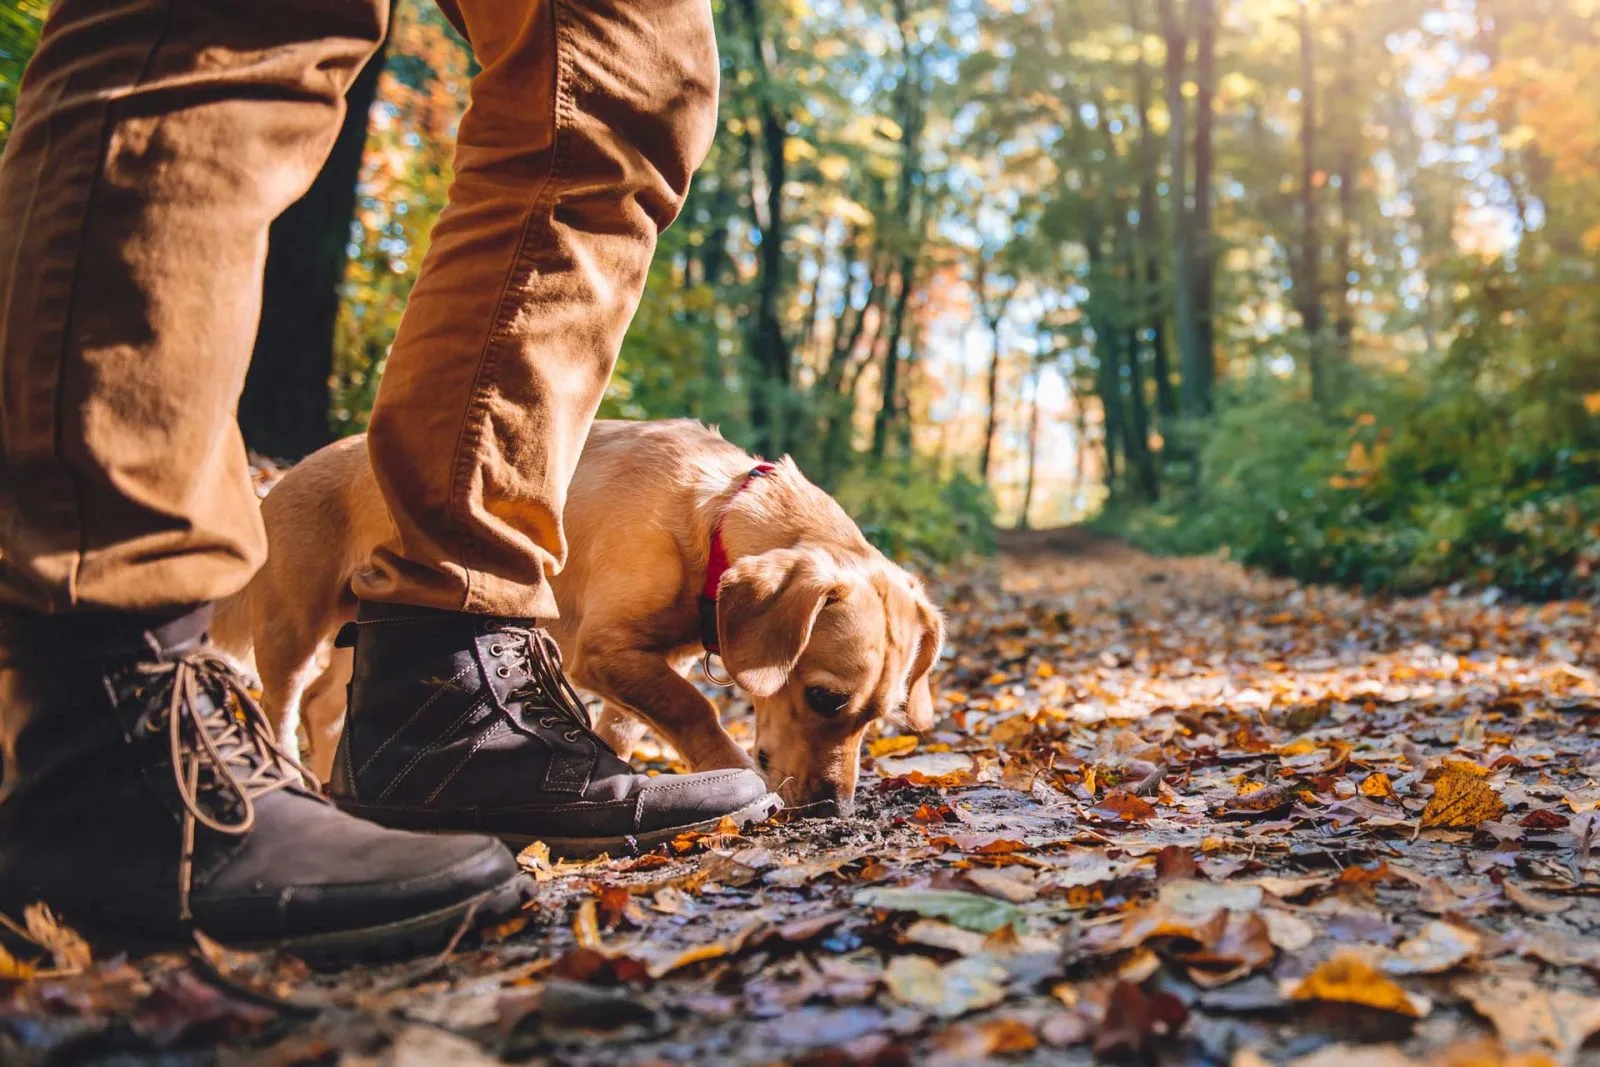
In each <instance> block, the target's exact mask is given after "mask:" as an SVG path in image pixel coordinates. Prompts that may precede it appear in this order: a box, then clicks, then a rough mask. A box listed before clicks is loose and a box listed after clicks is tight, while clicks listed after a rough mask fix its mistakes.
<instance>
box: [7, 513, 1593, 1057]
mask: <svg viewBox="0 0 1600 1067" xmlns="http://www.w3.org/2000/svg"><path fill="white" fill-rule="evenodd" d="M1006 547H1007V548H1008V551H1007V553H1006V554H1004V555H1003V556H1002V557H1001V558H1000V559H999V560H998V561H997V562H996V563H995V564H994V565H991V566H988V567H983V568H975V569H968V570H965V571H962V572H961V573H959V574H951V575H947V576H943V577H940V576H933V584H934V585H935V587H936V588H937V589H938V590H939V592H940V594H941V596H942V598H943V600H944V603H945V604H946V606H947V609H948V612H949V616H950V624H951V626H950V640H949V643H948V647H947V650H946V654H945V658H944V660H943V662H942V663H941V665H940V671H939V676H938V678H937V690H936V691H937V693H938V704H939V710H940V712H941V716H942V718H941V721H940V724H939V726H938V727H937V728H936V729H935V730H933V731H931V732H930V733H928V734H926V735H923V736H920V737H918V736H912V735H909V734H904V733H900V732H897V731H896V730H895V729H894V728H893V727H889V728H887V729H885V730H883V731H882V732H880V733H878V734H876V735H874V736H871V737H869V739H868V742H867V745H866V749H865V752H864V754H863V768H862V776H861V788H860V792H859V794H858V808H857V812H856V814H855V816H854V817H852V818H848V819H833V820H804V819H796V818H793V817H791V816H785V815H781V814H780V816H778V817H777V818H776V819H775V820H773V821H771V822H769V823H766V824H763V825H759V826H752V827H746V828H744V829H743V830H742V831H741V830H740V829H738V828H737V827H734V826H732V824H731V823H730V824H728V825H725V826H719V827H716V828H715V829H714V830H713V831H712V832H710V833H705V834H685V835H681V836H680V837H679V838H678V839H676V840H674V841H672V842H670V843H669V844H668V845H666V846H663V847H662V848H661V849H660V850H658V851H657V852H654V853H650V854H647V855H644V856H633V857H617V858H602V859H600V860H596V861H588V862H570V861H561V860H557V859H552V857H551V856H550V855H549V852H548V850H547V849H544V848H543V847H542V846H540V845H537V844H536V845H534V846H532V847H530V848H529V849H527V850H525V851H524V853H523V854H522V856H521V857H520V860H521V862H522V865H523V867H524V868H525V869H526V870H528V871H529V872H530V873H532V874H533V876H534V877H535V878H536V880H537V881H538V884H539V889H540V894H539V899H538V900H537V901H536V902H535V903H534V904H533V905H531V906H530V908H529V909H528V910H527V911H526V912H524V913H523V914H522V915H520V916H518V917H517V918H515V919H513V920H512V921H511V922H508V923H505V924H502V925H501V926H500V927H498V928H496V929H495V930H493V931H490V932H488V933H487V934H486V935H485V936H484V937H482V938H476V939H467V940H465V941H463V943H461V944H460V945H457V946H456V947H455V948H454V950H453V951H452V952H450V953H447V954H445V955H443V956H440V957H435V958H431V959H425V960H421V961H414V962H411V963H403V964H396V965H392V966H387V967H374V968H353V969H349V970H345V971H342V972H333V973H327V972H317V971H313V970H311V969H310V968H307V967H306V966H304V965H303V964H301V963H300V962H299V961H297V960H293V959H289V958H286V957H278V956H272V955H257V954H253V953H247V952H240V951H235V950H233V949H230V948H227V947H224V946H220V945H216V944H214V943H211V942H207V941H204V940H203V939H202V940H201V941H200V942H199V943H197V945H196V947H195V948H194V949H193V950H192V951H190V952H187V953H182V952H173V953H163V954H157V955H151V956H144V957H138V958H133V959H129V958H125V957H120V956H111V957H102V956H100V955H98V954H95V953H94V952H92V950H91V946H89V945H87V944H85V943H84V942H83V941H82V939H81V938H78V937H77V936H76V935H75V934H73V932H72V931H71V930H70V929H69V928H68V927H66V926H64V925H63V924H61V923H60V922H58V921H57V920H56V919H55V917H54V916H52V915H50V913H49V912H48V911H47V910H44V909H30V911H29V912H28V913H27V914H25V915H19V916H10V917H9V918H8V920H7V921H6V922H5V923H4V924H3V928H0V1062H4V1063H6V1064H12V1063H16V1064H23V1065H29V1064H43V1063H47V1062H79V1061H82V1062H95V1061H97V1060H99V1061H106V1062H109V1061H116V1062H133V1063H138V1062H148V1063H156V1062H175V1061H174V1060H172V1057H173V1056H174V1055H177V1054H184V1055H186V1053H184V1052H183V1050H190V1051H191V1052H200V1053H204V1055H205V1056H210V1055H211V1054H212V1051H213V1050H217V1051H216V1052H215V1055H216V1057H217V1058H219V1059H220V1060H222V1061H224V1062H241V1063H242V1062H263V1063H273V1064H296V1063H341V1062H342V1063H372V1064H381V1065H394V1064H412V1063H434V1062H459V1063H479V1062H481V1063H492V1062H498V1061H501V1060H512V1061H529V1060H535V1061H539V1060H542V1061H548V1062H555V1063H574V1064H587V1063H594V1064H611V1063H616V1064H646V1063H660V1062H684V1061H694V1060H699V1061H702V1062H715V1063H719V1064H720V1063H730V1064H732V1063H737V1064H744V1063H749V1064H756V1063H763V1064H764V1063H784V1062H792V1063H799V1064H891V1063H932V1064H953V1063H974V1062H985V1061H994V1062H1034V1063H1085V1064H1087V1063H1092V1062H1096V1061H1102V1062H1141V1063H1159V1064H1178V1063H1193V1062H1208V1063H1222V1064H1232V1065H1234V1067H1253V1065H1257V1064H1296V1065H1300V1067H1316V1065H1318V1064H1334V1065H1338V1067H1359V1065H1360V1064H1382V1065H1385V1067H1389V1065H1396V1067H1405V1065H1412V1064H1443V1065H1446V1067H1469V1065H1470V1067H1480V1065H1483V1067H1487V1065H1490V1064H1497V1065H1511V1067H1548V1065H1552V1064H1556V1065H1566V1064H1585V1063H1600V1038H1596V1037H1595V1034H1596V1033H1597V1032H1600V860H1597V859H1596V857H1595V854H1594V853H1595V849H1594V838H1595V836H1596V833H1597V832H1600V831H1597V826H1596V821H1597V814H1596V811H1597V808H1600V741H1597V740H1596V739H1597V738H1600V688H1597V682H1596V679H1597V677H1600V674H1597V669H1600V626H1597V625H1596V622H1597V618H1596V616H1597V614H1600V612H1597V608H1596V606H1595V605H1594V604H1589V603H1582V602H1557V603H1550V604H1540V605H1533V604H1514V603H1509V602H1506V601H1503V600H1501V601H1494V602H1489V601H1486V600H1485V599H1483V598H1478V597H1475V596H1472V595H1470V594H1460V595H1455V594H1450V593H1445V592H1441V593H1437V594H1435V595H1432V596H1428V597H1422V598H1414V599H1398V600H1396V599H1384V600H1380V599H1373V598H1367V597H1363V596H1360V595H1357V594H1354V593H1350V592H1345V591H1340V590H1333V589H1323V588H1307V587H1301V586H1297V585H1295V584H1293V583H1290V582H1285V581H1278V580H1273V579H1268V578H1265V577H1262V576H1260V575H1258V574H1253V573H1250V572H1247V571H1244V570H1242V569H1240V568H1238V567H1235V566H1233V565H1231V564H1229V563H1227V562H1225V561H1222V560H1219V559H1197V560H1157V559H1153V558H1150V557H1147V556H1144V555H1141V554H1139V553H1136V552H1134V551H1132V550H1129V549H1127V548H1124V547H1122V546H1120V545H1116V544H1112V543H1108V542H1104V541H1100V540H1097V539H1094V538H1092V537H1090V536H1089V535H1087V534H1084V533H1082V532H1081V531H1049V532H1043V533H1039V534H1031V535H1011V536H1010V537H1009V538H1008V542H1007V546H1006ZM1552 650H1554V651H1552ZM719 699H724V700H726V698H723V697H719ZM725 710H726V714H727V720H728V722H729V724H730V729H732V730H733V732H734V733H735V734H736V736H741V737H744V738H746V739H748V737H749V732H750V729H751V727H750V722H749V709H748V707H746V706H743V705H741V704H739V703H737V702H735V703H733V704H730V705H727V706H726V709H725ZM644 751H645V755H646V757H647V759H651V760H652V762H648V763H647V764H646V765H647V766H649V767H651V768H652V769H657V770H668V769H673V768H674V766H675V765H674V760H673V757H672V754H671V753H670V751H667V750H664V749H660V748H656V749H651V748H650V747H649V746H648V745H647V747H646V749H645V750H644ZM100 876H102V877H108V878H114V877H116V872H114V871H106V872H100ZM184 1062H190V1061H189V1060H187V1059H185V1060H184ZM201 1062H204V1060H202V1061H201Z"/></svg>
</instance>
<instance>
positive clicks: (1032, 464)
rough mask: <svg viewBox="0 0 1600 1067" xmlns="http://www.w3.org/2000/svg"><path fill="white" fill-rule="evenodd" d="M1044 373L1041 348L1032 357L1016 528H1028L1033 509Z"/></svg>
mask: <svg viewBox="0 0 1600 1067" xmlns="http://www.w3.org/2000/svg"><path fill="white" fill-rule="evenodd" d="M1043 373H1044V355H1043V349H1042V348H1041V350H1040V352H1039V354H1037V355H1035V356H1034V357H1033V372H1032V377H1033V394H1032V396H1030V397H1029V399H1028V474H1027V477H1026V479H1025V480H1024V481H1023V483H1022V512H1021V514H1019V515H1018V516H1017V529H1019V530H1026V529H1028V512H1030V511H1032V510H1033V485H1034V474H1035V471H1036V470H1037V468H1038V462H1039V378H1040V376H1041V375H1042V374H1043Z"/></svg>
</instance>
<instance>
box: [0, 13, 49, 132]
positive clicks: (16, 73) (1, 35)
mask: <svg viewBox="0 0 1600 1067" xmlns="http://www.w3.org/2000/svg"><path fill="white" fill-rule="evenodd" d="M49 9H50V4H49V2H48V0H8V2H6V3H4V4H0V149H3V148H5V146H6V138H7V137H8V136H9V135H10V133H11V123H12V121H13V119H15V117H16V112H17V91H18V89H19V88H20V87H21V85H22V71H23V68H24V67H26V66H27V63H28V59H29V57H31V56H32V55H33V50H34V49H35V48H37V47H38V45H39V31H40V30H42V29H43V28H44V17H45V14H46V12H47V11H49Z"/></svg>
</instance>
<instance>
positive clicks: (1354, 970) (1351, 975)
mask: <svg viewBox="0 0 1600 1067" xmlns="http://www.w3.org/2000/svg"><path fill="white" fill-rule="evenodd" d="M1285 984H1286V985H1287V987H1288V988H1286V989H1285V990H1284V994H1283V995H1284V996H1285V997H1287V998H1289V999H1290V1000H1325V1001H1334V1002H1337V1003H1341V1004H1359V1005H1361V1006H1362V1007H1367V1008H1376V1009H1377V1010H1379V1011H1388V1012H1394V1013H1395V1014H1397V1015H1407V1016H1410V1017H1411V1018H1413V1019H1420V1018H1422V1017H1423V1016H1425V1015H1427V1014H1428V1012H1429V1011H1431V1010H1432V1008H1433V1005H1432V1004H1431V1003H1430V1002H1429V1001H1428V999H1427V998H1426V997H1422V996H1418V995H1416V994H1413V993H1408V992H1406V991H1405V990H1404V989H1401V988H1400V987H1399V986H1398V985H1396V984H1395V983H1394V982H1393V981H1391V980H1390V979H1388V978H1385V977H1384V976H1383V974H1382V973H1380V972H1379V971H1378V970H1377V969H1376V968H1375V967H1373V966H1372V964H1370V963H1368V962H1367V961H1366V960H1365V959H1363V958H1362V957H1361V956H1358V955H1356V954H1355V953H1352V952H1341V953H1339V954H1338V955H1336V956H1334V957H1333V958H1332V959H1330V960H1327V961H1326V962H1324V963H1322V964H1319V965H1318V966H1317V969H1316V970H1314V971H1312V972H1311V973H1310V974H1308V975H1306V976H1305V977H1304V978H1302V979H1300V980H1299V981H1298V982H1296V981H1294V980H1292V979H1291V980H1290V981H1289V982H1287V983H1285Z"/></svg>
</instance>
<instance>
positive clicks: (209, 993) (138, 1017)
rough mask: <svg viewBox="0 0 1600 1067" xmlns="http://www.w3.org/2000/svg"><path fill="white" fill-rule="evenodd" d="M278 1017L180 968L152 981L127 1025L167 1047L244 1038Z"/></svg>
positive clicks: (268, 1010) (269, 1009) (159, 1044)
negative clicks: (182, 1043) (153, 982)
mask: <svg viewBox="0 0 1600 1067" xmlns="http://www.w3.org/2000/svg"><path fill="white" fill-rule="evenodd" d="M277 1017H278V1013H277V1012H275V1011H273V1010H272V1009H271V1008H268V1007H266V1006H264V1005H261V1004H256V1003H253V1002H251V1001H248V1000H244V999H243V998H240V997H234V996H230V995H228V994H227V993H224V992H223V991H222V990H220V989H218V988H217V987H216V986H214V985H212V984H210V983H209V982H206V981H204V980H203V979H201V978H199V977H197V976H196V975H195V973H194V972H193V971H191V970H189V969H188V968H187V967H182V968H178V969H176V970H171V971H168V972H167V973H166V974H164V975H162V976H161V978H159V979H158V980H157V981H156V984H155V988H154V989H152V990H151V992H150V995H149V996H148V997H146V998H145V999H144V1000H143V1001H141V1002H140V1004H139V1006H138V1007H137V1008H135V1009H134V1012H133V1018H132V1019H131V1020H130V1023H129V1025H130V1026H131V1027H132V1029H133V1032H134V1033H136V1034H138V1035H139V1036H140V1037H142V1038H145V1039H146V1040H148V1041H150V1042H151V1043H153V1044H155V1045H157V1046H160V1047H166V1046H168V1045H174V1044H177V1043H178V1042H179V1041H198V1040H207V1041H213V1042H215V1041H221V1040H223V1039H230V1040H231V1039H237V1038H241V1037H246V1036H249V1035H251V1034H254V1033H256V1032H258V1031H259V1030H261V1028H262V1027H264V1026H266V1025H267V1024H268V1023H270V1022H272V1021H273V1020H274V1019H276V1018H277Z"/></svg>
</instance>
